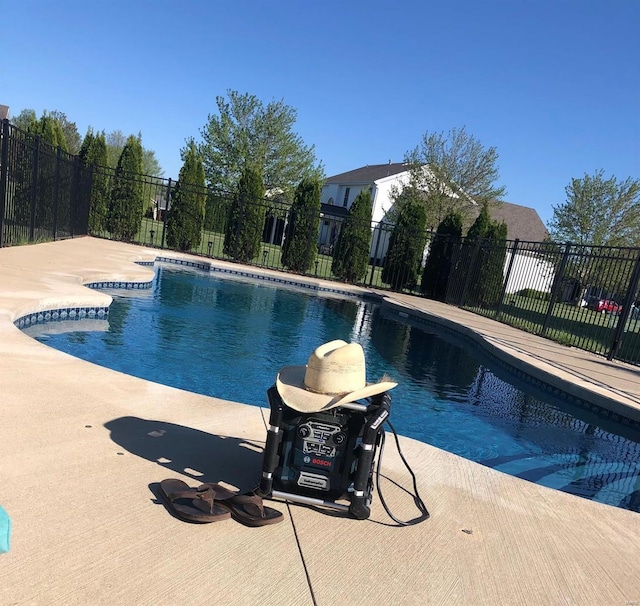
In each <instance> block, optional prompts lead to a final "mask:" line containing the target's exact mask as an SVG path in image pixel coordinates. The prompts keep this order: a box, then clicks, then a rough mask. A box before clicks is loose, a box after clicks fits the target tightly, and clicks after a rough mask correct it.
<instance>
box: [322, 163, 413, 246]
mask: <svg viewBox="0 0 640 606" xmlns="http://www.w3.org/2000/svg"><path fill="white" fill-rule="evenodd" d="M407 183H409V168H408V166H407V165H406V164H404V163H403V162H395V163H393V162H388V163H387V164H371V165H367V166H363V167H362V168H356V169H355V170H350V171H348V172H346V173H340V174H339V175H334V176H333V177H329V178H328V179H327V180H326V181H325V182H324V185H323V186H322V193H321V196H320V203H321V205H322V206H321V208H322V210H321V213H322V214H321V217H320V236H319V238H318V244H319V247H320V250H321V251H326V252H329V251H331V250H332V249H333V246H334V245H335V243H336V240H337V237H338V233H339V230H340V226H339V224H340V222H341V221H342V219H343V218H344V217H345V216H346V214H347V213H348V211H349V209H350V208H351V204H352V203H353V201H354V200H355V199H356V196H357V195H358V194H359V193H360V192H361V191H362V190H367V189H368V190H369V191H370V192H371V200H372V205H373V212H372V220H373V222H374V223H379V222H380V221H382V219H384V217H385V215H386V213H387V212H389V210H390V209H391V207H392V206H393V200H392V198H391V194H392V192H393V191H394V189H397V190H402V188H403V187H404V186H405V185H406V184H407ZM379 239H380V240H382V239H384V242H379V243H378V250H379V256H380V257H382V256H384V253H386V249H387V245H388V242H387V240H388V233H386V232H385V233H383V234H382V237H381V238H379ZM377 241H378V238H376V237H374V238H373V242H372V244H371V246H372V250H371V254H372V256H373V254H374V250H373V249H374V247H375V244H376V242H377ZM382 251H384V252H383V254H380V253H381V252H382Z"/></svg>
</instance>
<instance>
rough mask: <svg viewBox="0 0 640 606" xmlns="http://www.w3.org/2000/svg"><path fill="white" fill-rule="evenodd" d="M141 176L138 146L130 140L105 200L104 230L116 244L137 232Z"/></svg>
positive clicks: (131, 138) (132, 236)
mask: <svg viewBox="0 0 640 606" xmlns="http://www.w3.org/2000/svg"><path fill="white" fill-rule="evenodd" d="M141 172H142V145H141V144H140V140H139V139H138V138H137V137H134V136H130V137H129V138H128V139H127V142H126V144H125V146H124V149H123V150H122V153H121V154H120V159H119V160H118V166H117V168H116V173H115V184H114V186H113V190H112V192H111V197H110V200H109V212H108V216H107V229H108V230H109V231H110V232H111V234H112V235H113V236H114V237H115V238H116V239H118V240H124V241H125V242H130V241H131V240H133V238H134V237H135V235H136V233H137V232H138V230H139V229H140V222H141V221H142V215H143V212H144V200H143V187H142V181H141V180H140V178H139V177H140V174H141Z"/></svg>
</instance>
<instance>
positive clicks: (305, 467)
mask: <svg viewBox="0 0 640 606" xmlns="http://www.w3.org/2000/svg"><path fill="white" fill-rule="evenodd" d="M267 399H268V401H269V407H270V409H271V413H270V417H269V430H268V432H267V442H266V446H265V451H264V459H263V469H262V479H261V482H260V488H259V491H258V492H259V494H260V495H262V496H264V497H269V498H274V499H282V500H285V501H292V502H296V503H302V504H307V505H317V506H321V507H328V508H331V509H335V510H338V511H343V512H348V513H349V514H350V515H351V516H352V517H354V518H356V519H359V520H364V519H367V518H368V517H369V514H370V504H371V497H372V492H373V464H374V459H375V455H376V450H377V448H378V446H379V445H380V441H381V436H382V435H383V428H382V425H383V423H384V421H385V419H387V417H388V416H389V414H390V411H391V395H390V394H389V392H388V391H387V392H384V393H381V394H377V395H375V396H372V397H371V398H370V399H369V400H367V402H368V404H361V403H360V402H350V403H347V404H343V405H341V406H339V407H336V408H332V409H330V410H327V411H324V412H313V413H301V412H299V411H297V410H293V409H292V408H289V407H288V406H287V405H286V404H285V403H284V402H283V400H282V398H281V397H280V394H279V393H278V390H277V388H276V386H275V385H273V386H272V387H270V388H269V389H268V390H267ZM338 501H348V504H346V503H339V502H338Z"/></svg>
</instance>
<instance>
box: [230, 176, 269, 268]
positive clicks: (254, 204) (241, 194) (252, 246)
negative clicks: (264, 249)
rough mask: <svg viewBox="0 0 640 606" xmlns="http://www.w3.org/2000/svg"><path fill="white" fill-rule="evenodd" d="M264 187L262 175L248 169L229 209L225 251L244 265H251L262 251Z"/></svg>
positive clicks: (239, 183)
mask: <svg viewBox="0 0 640 606" xmlns="http://www.w3.org/2000/svg"><path fill="white" fill-rule="evenodd" d="M264 194H265V191H264V184H263V181H262V176H261V175H260V173H259V172H258V171H257V170H255V169H253V168H245V169H244V171H243V173H242V177H240V181H239V182H238V186H237V188H236V192H235V195H234V197H233V200H232V202H231V204H230V207H229V216H228V219H227V225H226V230H225V235H224V247H223V251H224V254H225V255H229V256H230V257H233V258H234V259H235V260H236V261H240V262H241V263H249V262H250V261H251V260H252V259H254V258H255V257H256V256H257V255H258V252H259V250H260V237H261V235H262V228H263V226H264V206H263V205H262V200H263V199H264Z"/></svg>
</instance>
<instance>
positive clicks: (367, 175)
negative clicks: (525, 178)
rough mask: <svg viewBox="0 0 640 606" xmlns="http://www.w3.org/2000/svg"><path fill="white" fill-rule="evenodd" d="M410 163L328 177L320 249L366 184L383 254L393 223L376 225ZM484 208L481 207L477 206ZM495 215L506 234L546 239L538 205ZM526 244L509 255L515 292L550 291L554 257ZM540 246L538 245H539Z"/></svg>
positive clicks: (510, 288)
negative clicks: (546, 256)
mask: <svg viewBox="0 0 640 606" xmlns="http://www.w3.org/2000/svg"><path fill="white" fill-rule="evenodd" d="M409 176H410V173H409V167H408V165H407V164H405V163H402V162H396V163H392V162H389V163H388V164H372V165H367V166H363V167H362V168H357V169H355V170H351V171H348V172H345V173H340V174H338V175H334V176H332V177H329V178H328V179H327V180H326V181H325V183H324V185H323V187H322V194H321V198H320V202H321V215H320V235H319V238H318V245H319V248H320V251H321V252H325V253H330V252H331V251H332V250H333V246H334V245H335V243H336V241H337V237H338V233H339V230H340V223H341V222H342V221H343V220H344V217H345V216H346V215H347V213H348V211H349V209H350V208H351V204H352V203H353V200H355V198H356V196H357V195H358V193H360V192H361V191H362V190H363V189H368V190H370V191H371V198H372V202H373V213H372V220H373V224H374V225H372V228H373V234H372V238H371V253H370V254H371V257H372V258H377V259H378V260H382V259H383V258H384V257H385V255H386V252H387V248H388V245H389V237H390V234H391V229H389V228H387V229H384V230H380V229H379V228H378V227H376V226H377V225H379V224H380V222H381V221H382V220H383V219H384V218H385V215H386V214H387V213H388V212H389V210H390V209H391V207H392V206H393V199H392V194H393V192H394V191H396V190H402V188H403V187H404V186H405V185H407V184H408V183H409ZM478 210H479V209H478ZM490 213H491V218H492V219H493V220H495V221H504V222H505V223H506V225H507V239H508V240H515V239H518V240H520V241H521V242H522V243H526V242H542V241H543V240H545V238H546V237H547V236H548V232H547V230H546V228H545V226H544V224H543V223H542V220H541V219H540V217H539V216H538V213H537V212H536V211H535V209H533V208H529V207H526V206H520V205H518V204H511V203H509V202H502V204H501V205H499V206H497V207H495V208H492V209H491V211H490ZM528 248H529V247H528V246H527V245H526V244H525V245H524V246H522V247H521V249H520V250H519V251H518V252H517V254H516V256H515V258H514V259H513V263H511V253H509V254H508V255H507V259H506V263H505V274H506V271H507V268H508V267H509V266H510V265H511V273H510V277H509V283H508V284H507V292H508V293H511V292H516V291H518V290H521V289H523V288H535V289H536V290H541V291H549V290H550V289H551V285H552V283H553V277H554V268H553V265H552V264H551V263H549V262H548V261H546V260H543V259H541V258H540V256H539V255H538V254H536V253H535V252H533V251H530V250H527V249H528ZM534 248H535V247H534Z"/></svg>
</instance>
